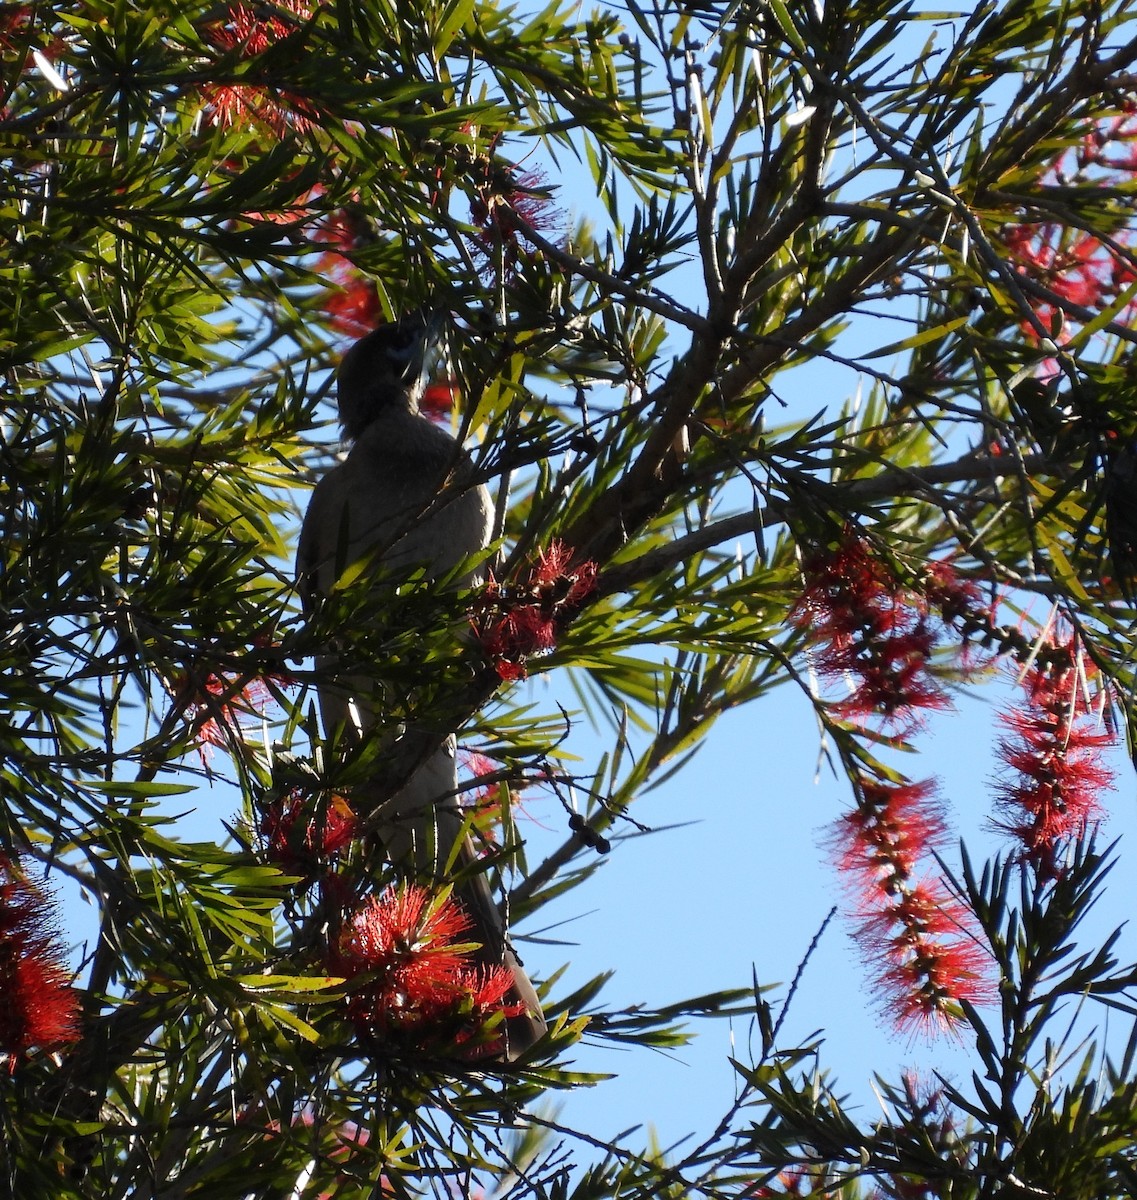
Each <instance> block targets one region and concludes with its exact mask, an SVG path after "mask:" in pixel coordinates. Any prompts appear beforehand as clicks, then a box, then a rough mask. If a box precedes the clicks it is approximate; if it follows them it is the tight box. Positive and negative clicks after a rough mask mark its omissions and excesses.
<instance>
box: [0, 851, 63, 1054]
mask: <svg viewBox="0 0 1137 1200" xmlns="http://www.w3.org/2000/svg"><path fill="white" fill-rule="evenodd" d="M0 996H3V1004H2V1005H0V1054H5V1055H7V1056H8V1063H9V1068H10V1069H12V1070H14V1069H15V1067H16V1065H17V1063H18V1062H19V1060H20V1058H21V1057H22V1056H23V1055H24V1054H26V1053H27V1051H28V1050H30V1049H31V1048H32V1047H33V1046H42V1047H52V1046H59V1045H62V1044H64V1043H67V1042H74V1041H76V1040H77V1039H78V1037H79V995H78V993H77V992H76V991H75V989H74V988H72V987H71V986H70V983H69V974H68V971H67V969H66V967H65V966H64V962H63V953H62V950H61V949H60V947H59V945H58V941H57V935H56V931H55V928H54V922H53V918H52V915H51V912H50V907H49V904H48V901H47V899H46V898H45V896H44V895H43V893H42V892H40V891H39V890H37V889H36V888H35V887H33V886H32V884H31V883H30V882H29V881H28V879H27V877H26V876H25V875H24V874H23V872H22V871H21V870H20V869H19V868H18V867H13V865H12V864H11V863H9V862H7V861H5V860H0Z"/></svg>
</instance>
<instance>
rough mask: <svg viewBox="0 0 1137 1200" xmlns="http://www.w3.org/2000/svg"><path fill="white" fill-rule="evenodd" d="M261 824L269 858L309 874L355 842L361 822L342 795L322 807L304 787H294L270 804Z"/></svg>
mask: <svg viewBox="0 0 1137 1200" xmlns="http://www.w3.org/2000/svg"><path fill="white" fill-rule="evenodd" d="M260 826H261V828H260V832H261V837H262V839H263V840H264V843H265V851H266V853H267V856H268V858H269V859H270V860H271V861H272V862H275V863H277V864H279V865H280V866H281V867H283V868H284V869H285V870H286V871H290V872H292V873H294V874H297V875H300V876H301V877H303V878H307V877H308V876H309V875H310V873H311V872H312V871H313V869H314V868H316V867H318V866H319V864H320V863H321V862H322V861H326V860H328V859H332V858H335V857H336V856H337V855H338V854H339V853H340V851H341V850H344V849H345V848H346V847H347V846H349V845H350V844H351V842H352V840H353V839H354V838H355V835H356V831H357V828H358V822H357V821H356V818H355V813H354V812H352V809H351V805H350V804H348V802H347V801H346V800H345V799H344V798H343V797H342V796H332V797H330V799H329V800H328V802H327V804H326V805H324V806H322V807H321V806H319V805H317V804H315V803H313V799H312V797H310V796H309V795H308V794H307V793H306V792H305V791H304V790H303V789H302V788H293V789H292V790H291V791H290V792H287V793H286V794H285V795H283V796H279V797H277V798H276V799H275V800H274V801H273V802H272V803H271V804H270V805H268V806H267V808H266V809H265V811H264V813H263V815H262V817H261V822H260Z"/></svg>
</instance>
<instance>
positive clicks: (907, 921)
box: [831, 779, 991, 1029]
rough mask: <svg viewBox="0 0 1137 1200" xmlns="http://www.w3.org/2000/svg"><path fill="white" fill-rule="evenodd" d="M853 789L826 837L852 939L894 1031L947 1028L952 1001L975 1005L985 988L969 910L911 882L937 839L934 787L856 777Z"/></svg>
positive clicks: (940, 831) (934, 884) (984, 962)
mask: <svg viewBox="0 0 1137 1200" xmlns="http://www.w3.org/2000/svg"><path fill="white" fill-rule="evenodd" d="M857 790H858V801H857V806H856V808H855V809H854V811H853V812H851V813H848V814H846V815H845V816H844V817H842V818H841V820H840V821H839V822H838V824H837V827H836V829H835V831H834V833H833V834H832V837H831V841H832V844H833V845H834V847H835V849H836V850H837V852H838V866H839V868H840V869H841V871H842V873H843V875H844V877H845V884H846V887H847V889H848V891H849V892H850V893H851V894H852V896H853V897H854V920H855V922H856V928H855V932H854V934H853V936H854V939H855V940H856V942H857V943H858V945H859V946H860V948H861V952H862V955H863V957H864V959H865V961H866V962H867V963H868V964H870V966H871V967H872V969H873V970H874V972H876V975H875V978H874V981H873V982H874V987H875V990H876V992H877V994H878V997H879V998H880V1000H881V1003H882V1006H883V1008H884V1011H885V1012H886V1013H888V1014H889V1015H890V1016H891V1017H892V1019H893V1020H894V1021H895V1022H896V1024H897V1025H898V1026H899V1027H900V1028H902V1029H905V1028H907V1029H910V1028H913V1027H923V1028H925V1029H928V1028H930V1027H932V1026H937V1025H938V1026H940V1027H943V1028H950V1027H951V1025H952V1023H953V1022H954V1020H955V1019H956V1017H957V1015H958V1006H959V1002H960V1001H961V1000H968V1001H971V1002H972V1003H978V1002H980V1001H981V1000H985V999H987V998H989V996H990V994H991V986H990V983H989V980H988V967H989V958H988V956H987V954H986V952H985V951H984V950H983V948H982V946H981V944H980V942H979V941H978V939H977V937H976V936H975V935H974V934H973V932H972V927H973V924H974V922H973V920H972V917H971V913H970V912H969V910H968V909H967V908H966V907H965V906H964V905H963V904H962V903H961V902H960V901H959V900H958V899H957V898H956V897H955V896H954V895H953V894H952V893H951V892H949V891H948V889H947V888H946V887H945V886H944V884H943V883H942V882H940V881H939V880H937V879H935V878H932V879H919V878H917V876H916V872H917V870H918V869H919V867H920V865H921V861H922V860H923V859H924V858H926V857H927V856H928V855H929V854H930V853H931V852H932V851H933V850H934V849H935V848H936V847H937V846H938V845H939V844H941V843H942V841H943V840H944V838H945V836H946V830H945V827H944V821H943V816H942V812H941V810H940V807H939V805H938V804H937V803H936V801H935V797H934V786H933V784H932V782H931V781H930V780H924V781H923V782H921V783H887V782H884V781H882V780H877V779H862V780H860V781H858V788H857Z"/></svg>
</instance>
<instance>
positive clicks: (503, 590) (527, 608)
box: [473, 541, 598, 679]
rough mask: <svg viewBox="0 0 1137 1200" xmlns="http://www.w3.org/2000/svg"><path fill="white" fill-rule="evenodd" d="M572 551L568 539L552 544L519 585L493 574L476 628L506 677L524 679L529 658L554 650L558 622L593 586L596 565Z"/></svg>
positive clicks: (485, 592)
mask: <svg viewBox="0 0 1137 1200" xmlns="http://www.w3.org/2000/svg"><path fill="white" fill-rule="evenodd" d="M574 555H575V551H574V550H573V549H572V547H571V546H568V545H566V544H565V543H564V542H561V541H553V542H550V543H549V545H548V547H547V549H545V550H542V551H541V552H540V554H539V555H538V558H537V562H536V564H535V565H534V566H533V568H532V569H531V571H530V573H529V579H528V582H527V583H526V584H525V585H524V586H522V587H520V588H512V587H508V586H504V585H502V584H499V583H498V582H497V580H495V579H494V578H493V576H492V575H491V576H490V579H489V582H488V583H487V584H486V586H485V589H484V590H483V592H482V596H481V598H480V600H479V604H478V612H477V614H476V615H475V617H474V618H473V626H474V630H475V632H476V634H477V637H478V641H479V642H480V643H481V645H482V649H483V650H484V651H485V652H486V654H487V655H488V656H489V658H490V659H491V660H492V662H493V664H494V668H495V669H496V670H497V673H498V675H499V676H500V677H501V678H502V679H524V678H525V674H526V668H525V660H526V658H528V657H529V656H530V655H534V654H544V653H547V652H548V651H550V650H552V649H553V648H554V647H555V646H556V643H557V628H558V623H559V622H560V621H561V620H562V619H564V618H565V617H566V616H568V615H569V614H570V613H572V612H573V611H574V610H575V609H577V608H578V607H579V606H580V605H581V604H582V603H583V601H584V600H585V599H586V598H587V597H588V596H589V595H590V594H591V593H592V592H593V591H594V590H595V588H596V579H597V574H598V568H597V566H596V564H595V563H594V562H589V561H586V562H582V563H579V564H576V565H573V558H574Z"/></svg>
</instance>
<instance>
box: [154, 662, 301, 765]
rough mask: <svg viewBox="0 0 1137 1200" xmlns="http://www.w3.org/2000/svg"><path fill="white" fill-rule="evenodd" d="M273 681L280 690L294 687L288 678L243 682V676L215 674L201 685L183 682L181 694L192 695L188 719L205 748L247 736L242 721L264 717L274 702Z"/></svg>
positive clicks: (279, 677) (180, 688)
mask: <svg viewBox="0 0 1137 1200" xmlns="http://www.w3.org/2000/svg"><path fill="white" fill-rule="evenodd" d="M270 680H271V681H272V682H273V683H275V684H276V685H277V686H278V687H288V686H291V681H290V680H289V679H287V678H286V677H285V676H284V675H270V676H265V677H261V676H257V677H256V678H253V679H245V680H242V679H241V677H240V676H239V675H227V674H211V675H207V676H206V677H205V680H204V682H202V683H201V684H197V685H195V684H194V683H193V682H191V681H190V680H189V679H183V680H182V681H181V682H180V683H179V684H178V686H177V691H178V693H179V695H185V694H186V693H187V692H188V693H189V700H188V703H187V704H186V709H185V713H186V719H187V720H188V721H189V722H190V724H191V726H194V727H196V732H197V737H198V740H199V741H200V742H201V743H202V745H208V746H220V747H224V746H225V745H226V742H227V739H228V738H229V737H230V736H234V735H235V736H238V737H241V736H243V735H244V729H243V725H242V718H243V717H248V716H254V717H261V716H263V715H264V711H265V708H266V707H267V706H268V704H269V703H270V701H271V700H272V699H273V695H272V689H271V687H270V686H269V681H270Z"/></svg>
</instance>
